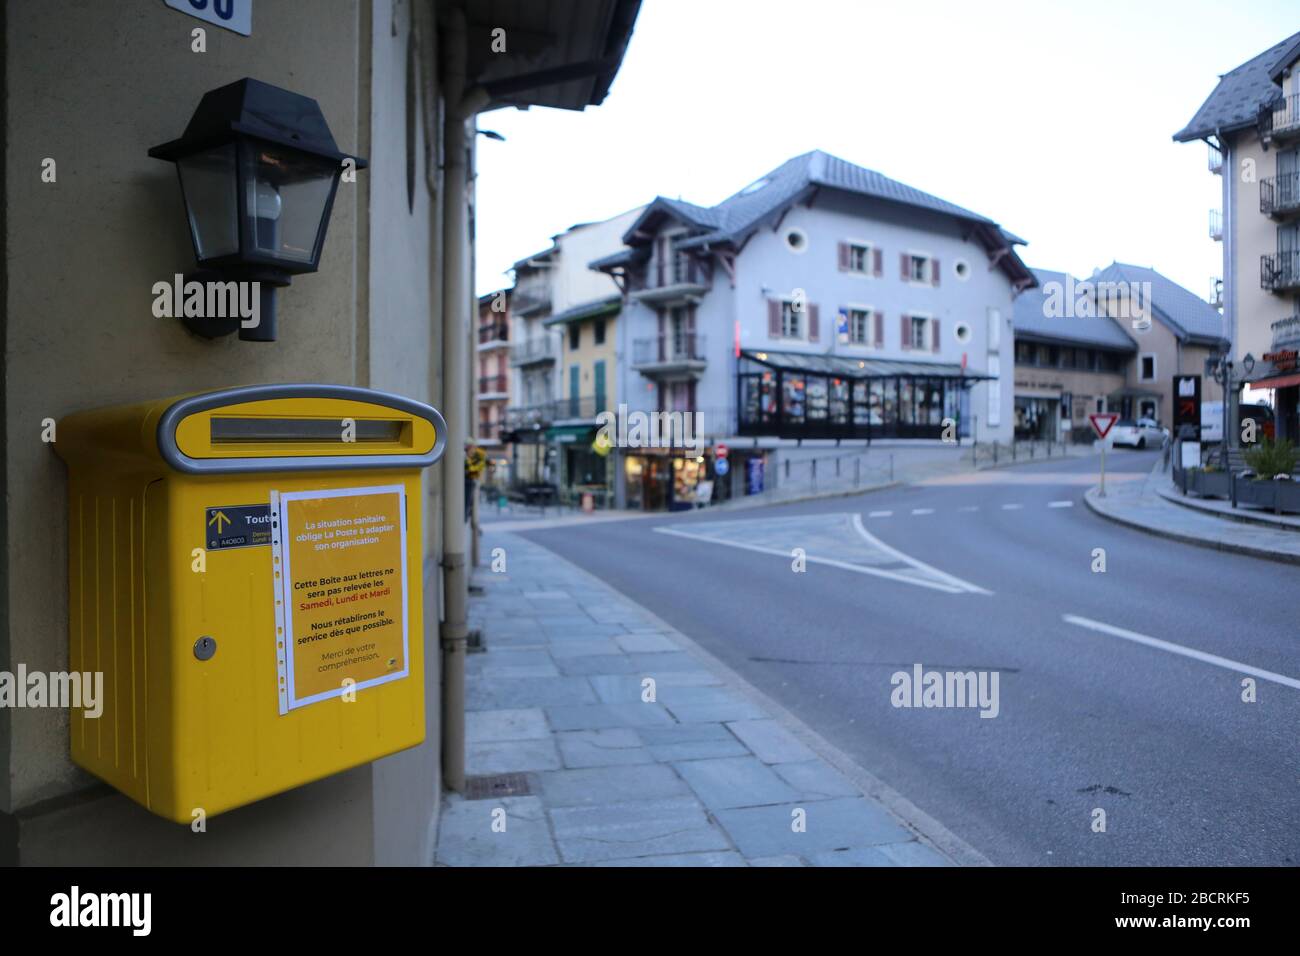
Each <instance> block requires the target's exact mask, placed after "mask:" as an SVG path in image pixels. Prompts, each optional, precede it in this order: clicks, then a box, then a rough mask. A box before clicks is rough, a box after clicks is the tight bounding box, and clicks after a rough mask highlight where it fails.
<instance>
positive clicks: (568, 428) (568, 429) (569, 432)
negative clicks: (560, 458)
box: [546, 425, 596, 445]
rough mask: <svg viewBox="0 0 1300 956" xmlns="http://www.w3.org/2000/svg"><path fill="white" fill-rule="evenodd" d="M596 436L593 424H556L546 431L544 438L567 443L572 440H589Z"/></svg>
mask: <svg viewBox="0 0 1300 956" xmlns="http://www.w3.org/2000/svg"><path fill="white" fill-rule="evenodd" d="M595 437H596V428H595V426H594V425H556V426H554V427H552V428H549V429H547V431H546V440H547V441H548V442H552V441H553V442H556V443H558V444H561V445H567V444H570V443H572V442H580V441H584V440H586V441H590V440H592V439H594V438H595Z"/></svg>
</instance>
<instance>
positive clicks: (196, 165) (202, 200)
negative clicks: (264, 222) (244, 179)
mask: <svg viewBox="0 0 1300 956" xmlns="http://www.w3.org/2000/svg"><path fill="white" fill-rule="evenodd" d="M176 168H177V169H178V170H179V171H180V177H181V190H182V192H183V193H184V196H185V213H186V215H187V216H188V217H189V220H190V236H191V238H192V239H193V240H194V257H195V258H196V259H198V260H199V261H200V262H202V261H203V260H205V259H216V258H218V257H220V256H228V255H232V254H233V253H236V252H238V251H239V217H238V212H237V211H236V207H237V204H238V202H237V201H238V188H237V186H236V184H235V145H234V144H233V143H228V144H227V145H225V146H219V147H217V148H216V149H210V150H206V151H205V152H202V153H194V154H192V155H190V156H185V157H183V158H181V159H178V160H177V161H176Z"/></svg>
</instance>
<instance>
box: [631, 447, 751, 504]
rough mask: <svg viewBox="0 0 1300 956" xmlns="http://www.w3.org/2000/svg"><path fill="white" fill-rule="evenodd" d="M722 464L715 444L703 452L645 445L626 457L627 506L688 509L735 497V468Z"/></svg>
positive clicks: (729, 462) (731, 465) (728, 464)
mask: <svg viewBox="0 0 1300 956" xmlns="http://www.w3.org/2000/svg"><path fill="white" fill-rule="evenodd" d="M735 466H736V462H733V461H730V460H729V461H728V462H727V464H726V465H724V466H722V471H723V472H725V474H719V468H718V458H717V456H716V454H715V453H714V450H713V449H712V448H708V449H704V450H703V451H702V453H701V452H698V451H693V450H691V449H683V448H663V449H658V448H641V449H637V450H636V451H635V452H633V453H630V454H628V455H626V456H625V457H624V459H623V481H624V491H625V494H626V496H627V497H626V501H627V507H628V508H630V509H634V510H638V511H687V510H690V509H692V508H703V507H707V506H709V505H713V504H718V503H719V502H721V501H726V500H727V499H729V498H730V497H731V488H732V480H731V469H732V468H734V467H735Z"/></svg>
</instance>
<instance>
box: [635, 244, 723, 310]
mask: <svg viewBox="0 0 1300 956" xmlns="http://www.w3.org/2000/svg"><path fill="white" fill-rule="evenodd" d="M710 281H712V274H711V270H710V268H709V267H708V266H706V265H705V264H704V263H703V262H701V261H700V260H698V259H696V258H695V257H694V256H689V255H687V254H686V253H684V252H678V253H675V254H674V255H673V256H672V258H671V259H670V260H665V259H656V260H655V261H654V262H652V263H650V264H649V265H648V266H647V267H646V268H645V269H644V270H638V271H636V272H633V273H632V275H631V278H630V280H629V286H628V291H629V292H631V293H633V294H635V295H636V296H637V298H639V299H642V300H644V301H658V300H661V299H662V300H665V301H666V300H667V299H668V298H671V297H673V296H674V294H677V293H681V294H686V293H695V294H698V293H700V292H703V291H704V290H705V289H707V288H708V285H709V283H710Z"/></svg>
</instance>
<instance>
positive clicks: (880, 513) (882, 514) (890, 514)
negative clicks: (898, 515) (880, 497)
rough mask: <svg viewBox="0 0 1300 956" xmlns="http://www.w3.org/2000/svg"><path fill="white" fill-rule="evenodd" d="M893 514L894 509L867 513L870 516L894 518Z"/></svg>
mask: <svg viewBox="0 0 1300 956" xmlns="http://www.w3.org/2000/svg"><path fill="white" fill-rule="evenodd" d="M893 516H894V513H893V512H892V511H873V512H871V514H869V515H867V517H868V518H892V517H893Z"/></svg>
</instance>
